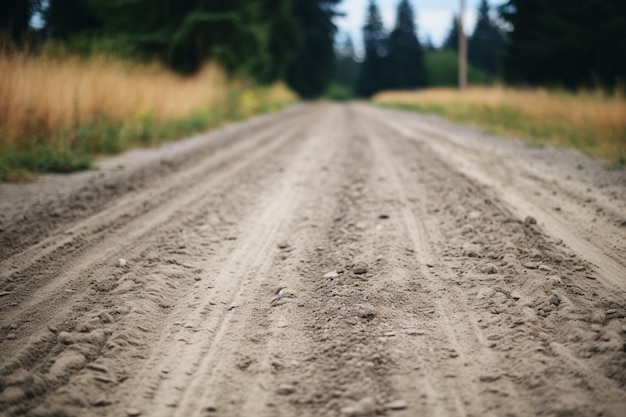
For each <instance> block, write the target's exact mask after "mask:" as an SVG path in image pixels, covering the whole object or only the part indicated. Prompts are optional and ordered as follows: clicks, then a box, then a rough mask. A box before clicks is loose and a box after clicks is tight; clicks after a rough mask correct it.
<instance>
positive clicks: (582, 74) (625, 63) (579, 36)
mask: <svg viewBox="0 0 626 417" xmlns="http://www.w3.org/2000/svg"><path fill="white" fill-rule="evenodd" d="M500 13H501V16H502V18H503V19H505V20H506V21H507V22H508V23H509V24H510V25H511V26H512V28H513V30H512V32H510V34H509V35H508V38H509V41H508V42H507V46H506V49H505V55H504V73H505V77H506V78H507V80H508V81H511V82H518V83H524V84H552V85H560V86H565V87H570V88H578V87H580V86H595V85H597V84H600V85H603V86H605V87H606V88H609V89H611V88H613V87H614V86H616V85H618V84H620V83H623V82H624V80H626V1H624V0H579V1H568V0H551V1H549V2H548V1H543V0H509V1H508V2H507V3H506V4H504V5H503V6H501V7H500Z"/></svg>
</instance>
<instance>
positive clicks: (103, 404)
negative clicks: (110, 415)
mask: <svg viewBox="0 0 626 417" xmlns="http://www.w3.org/2000/svg"><path fill="white" fill-rule="evenodd" d="M91 405H92V406H94V407H106V406H107V405H111V401H109V400H107V399H106V398H98V399H97V400H95V401H93V402H92V403H91Z"/></svg>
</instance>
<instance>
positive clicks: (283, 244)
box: [276, 241, 289, 249]
mask: <svg viewBox="0 0 626 417" xmlns="http://www.w3.org/2000/svg"><path fill="white" fill-rule="evenodd" d="M276 246H278V249H287V248H288V247H289V243H287V242H284V241H283V242H278V245H276Z"/></svg>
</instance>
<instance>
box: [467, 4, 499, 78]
mask: <svg viewBox="0 0 626 417" xmlns="http://www.w3.org/2000/svg"><path fill="white" fill-rule="evenodd" d="M489 11H490V7H489V3H488V2H487V0H481V2H480V5H479V7H478V19H477V20H476V26H475V27H474V32H473V33H472V36H471V37H470V39H469V42H468V59H469V62H470V64H472V65H473V66H475V67H476V68H478V69H481V70H483V71H485V72H486V73H488V74H490V75H492V76H493V75H494V74H495V73H496V71H497V69H498V65H499V58H500V48H501V46H502V32H501V31H500V29H499V28H498V26H497V25H496V24H495V23H494V22H493V21H492V20H491V17H489Z"/></svg>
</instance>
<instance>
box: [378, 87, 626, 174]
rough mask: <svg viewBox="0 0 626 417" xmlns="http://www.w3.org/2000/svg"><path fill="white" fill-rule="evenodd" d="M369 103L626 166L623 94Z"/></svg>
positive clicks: (414, 96)
mask: <svg viewBox="0 0 626 417" xmlns="http://www.w3.org/2000/svg"><path fill="white" fill-rule="evenodd" d="M373 102H374V103H377V104H380V105H384V106H389V107H394V108H401V109H408V110H416V111H420V112H425V113H433V114H437V115H440V116H443V117H445V118H448V119H450V120H452V121H455V122H459V123H466V124H470V125H474V126H476V127H479V128H481V129H484V130H485V131H487V132H489V133H494V134H500V135H509V136H516V137H520V138H524V139H527V140H528V141H529V143H530V144H531V145H532V146H543V145H545V144H550V145H557V146H560V145H565V146H571V147H574V148H577V149H580V150H581V151H583V152H585V153H587V154H589V155H593V156H597V157H601V158H603V159H605V160H606V161H607V164H608V165H609V166H611V167H615V168H617V167H625V166H626V96H625V95H624V93H623V92H621V91H619V90H618V91H616V92H615V93H613V94H606V93H605V92H603V91H602V90H595V91H579V92H576V93H573V92H568V91H564V90H560V91H559V90H547V89H543V88H532V89H530V88H529V89H520V88H508V87H502V86H495V87H472V88H469V89H468V90H467V91H465V92H459V91H458V90H456V89H451V88H450V89H448V88H438V89H428V90H423V91H419V92H415V91H393V92H382V93H379V94H377V95H376V96H374V97H373Z"/></svg>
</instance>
